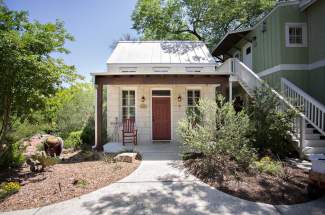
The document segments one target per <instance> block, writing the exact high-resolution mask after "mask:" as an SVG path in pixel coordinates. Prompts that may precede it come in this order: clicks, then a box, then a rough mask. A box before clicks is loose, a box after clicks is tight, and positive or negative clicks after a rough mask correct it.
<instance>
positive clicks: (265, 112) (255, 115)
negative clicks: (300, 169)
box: [248, 86, 296, 157]
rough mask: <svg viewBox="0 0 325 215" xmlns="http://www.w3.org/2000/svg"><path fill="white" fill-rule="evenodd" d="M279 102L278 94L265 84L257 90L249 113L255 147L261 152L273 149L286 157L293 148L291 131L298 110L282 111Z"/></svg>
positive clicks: (249, 107)
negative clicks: (279, 108)
mask: <svg viewBox="0 0 325 215" xmlns="http://www.w3.org/2000/svg"><path fill="white" fill-rule="evenodd" d="M279 102H280V101H279V100H278V98H277V97H276V95H275V94H273V93H272V91H271V90H270V89H269V88H268V87H266V86H264V87H262V88H260V89H257V90H256V91H255V96H254V98H253V99H252V100H251V101H250V102H249V104H248V113H249V116H250V119H251V125H252V133H251V137H252V140H253V144H254V147H255V148H257V149H258V150H259V151H260V152H261V153H264V152H267V151H271V152H272V153H273V154H275V155H277V156H279V157H285V156H287V155H288V154H289V153H290V152H292V150H293V147H292V143H291V136H290V133H291V132H292V122H293V119H294V118H295V116H296V112H295V111H293V110H287V111H284V112H280V111H279V110H278V107H279V105H280V103H279Z"/></svg>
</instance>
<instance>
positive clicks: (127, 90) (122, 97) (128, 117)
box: [120, 89, 136, 121]
mask: <svg viewBox="0 0 325 215" xmlns="http://www.w3.org/2000/svg"><path fill="white" fill-rule="evenodd" d="M131 91H133V92H134V104H133V105H131V104H130V103H131V102H130V100H131V97H130V92H131ZM123 92H128V96H127V102H126V104H123V100H124V96H123ZM120 107H121V118H122V121H123V120H124V119H130V118H132V116H131V111H130V110H131V108H133V109H134V116H133V119H134V121H135V119H136V90H135V89H122V90H121V105H120ZM124 108H127V116H126V118H124V112H123V109H124Z"/></svg>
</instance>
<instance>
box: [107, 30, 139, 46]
mask: <svg viewBox="0 0 325 215" xmlns="http://www.w3.org/2000/svg"><path fill="white" fill-rule="evenodd" d="M137 40H138V38H137V37H134V36H132V35H131V34H129V33H126V34H123V35H122V36H121V37H120V38H119V39H118V40H114V41H113V42H112V44H111V45H110V46H109V47H110V48H111V49H112V50H113V49H114V48H115V47H116V46H117V44H118V42H119V41H137Z"/></svg>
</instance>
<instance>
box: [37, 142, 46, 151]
mask: <svg viewBox="0 0 325 215" xmlns="http://www.w3.org/2000/svg"><path fill="white" fill-rule="evenodd" d="M36 150H37V151H39V152H41V151H44V143H39V144H37V145H36Z"/></svg>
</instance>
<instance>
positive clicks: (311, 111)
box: [281, 78, 325, 136]
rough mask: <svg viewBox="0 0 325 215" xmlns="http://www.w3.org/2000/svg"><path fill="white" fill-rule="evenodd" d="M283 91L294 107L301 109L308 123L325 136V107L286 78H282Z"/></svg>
mask: <svg viewBox="0 0 325 215" xmlns="http://www.w3.org/2000/svg"><path fill="white" fill-rule="evenodd" d="M281 91H282V94H283V95H284V96H285V97H286V98H287V100H289V101H290V103H291V104H292V105H294V106H298V107H300V108H301V111H302V112H303V113H304V116H305V117H306V120H307V122H309V123H310V124H311V125H312V126H313V127H314V128H315V129H317V130H318V131H319V133H321V134H322V135H324V136H325V106H324V105H323V104H321V103H319V102H318V101H317V100H316V99H314V98H313V97H311V96H310V95H308V94H307V93H305V92H304V91H303V90H301V89H300V88H299V87H297V86H296V85H295V84H293V83H291V82H290V81H288V80H287V79H285V78H281Z"/></svg>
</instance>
